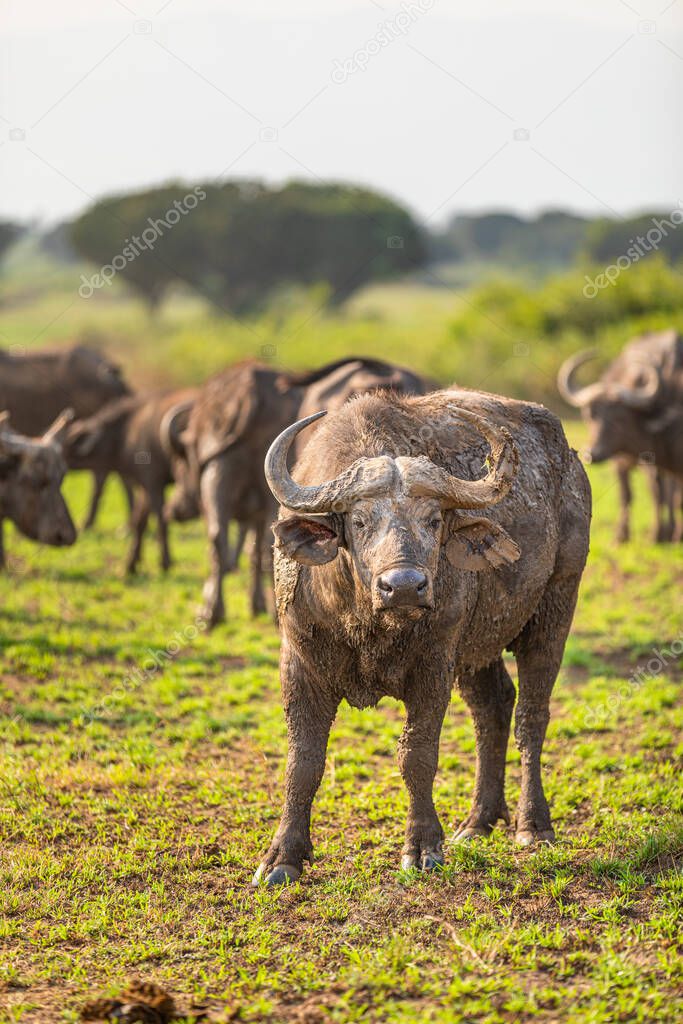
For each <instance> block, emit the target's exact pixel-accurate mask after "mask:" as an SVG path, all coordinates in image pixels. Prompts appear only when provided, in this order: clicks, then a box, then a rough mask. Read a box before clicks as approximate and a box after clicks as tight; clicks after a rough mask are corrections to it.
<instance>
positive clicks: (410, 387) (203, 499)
mask: <svg viewBox="0 0 683 1024" xmlns="http://www.w3.org/2000/svg"><path fill="white" fill-rule="evenodd" d="M375 389H391V390H394V391H400V392H402V393H407V394H424V393H425V392H426V391H428V390H430V389H431V385H430V384H429V383H428V382H427V381H425V380H424V379H423V378H421V377H419V376H418V375H417V374H415V373H412V372H411V371H410V370H406V369H404V368H402V367H398V366H393V365H392V364H390V363H385V362H383V361H381V360H378V359H367V358H363V357H360V358H357V357H348V358H345V359H340V360H336V361H335V362H332V363H328V364H326V365H325V366H322V367H319V368H318V369H316V370H312V371H309V372H306V373H301V374H296V373H291V374H289V373H282V372H279V371H277V370H274V369H272V368H271V367H268V366H262V365H259V364H257V363H243V364H239V365H237V366H233V367H230V368H229V369H227V370H225V371H223V372H222V373H219V374H217V375H216V376H215V377H213V378H211V380H209V381H208V382H207V383H206V384H205V385H204V387H203V388H202V389H201V392H200V395H199V397H198V399H197V402H196V404H195V406H194V408H193V410H192V412H191V414H190V417H189V422H188V426H187V430H186V431H185V432H184V433H181V434H180V438H181V441H182V442H183V443H184V445H185V449H186V471H185V476H184V480H183V483H182V484H181V486H178V487H176V489H175V491H174V493H173V495H172V496H171V498H170V500H169V502H168V504H167V506H166V512H165V514H166V517H167V519H179V520H182V519H185V518H188V514H191V513H192V510H193V509H194V505H195V495H197V494H199V496H200V504H201V507H202V511H203V515H204V518H205V521H206V526H207V532H208V535H209V544H210V561H211V566H210V572H209V577H208V579H207V581H206V584H205V586H204V610H203V614H204V616H205V618H206V620H207V622H208V623H209V624H210V625H215V624H216V623H217V622H220V621H222V620H223V619H224V617H225V603H224V598H223V576H224V575H225V573H226V572H229V571H230V570H231V569H232V568H234V567H235V565H236V562H237V558H238V557H239V552H240V550H241V546H242V543H243V541H244V536H245V533H246V531H247V529H250V530H252V531H253V533H254V540H253V547H252V553H251V582H250V603H251V610H252V613H253V614H258V613H259V612H262V611H265V610H266V597H265V593H264V590H263V581H262V578H261V577H262V570H263V568H264V565H265V564H266V563H268V564H269V563H270V557H269V549H270V537H269V535H268V526H269V525H270V523H271V522H272V521H273V519H274V518H275V514H276V504H275V502H274V501H273V498H272V495H271V493H270V491H269V489H268V487H267V486H266V483H265V480H264V477H263V468H262V467H263V459H264V457H265V454H266V451H267V449H268V446H269V444H270V443H271V441H272V440H273V438H274V437H275V436H276V435H277V434H278V433H279V431H280V430H282V429H283V428H284V427H285V426H286V425H287V424H288V423H291V421H292V420H293V419H296V418H297V417H298V416H300V415H302V410H303V414H306V413H307V411H309V410H312V411H316V412H317V411H319V410H320V409H336V408H339V407H340V406H341V405H342V404H343V403H344V402H346V401H347V400H348V399H349V398H351V397H352V396H354V395H357V394H360V393H365V392H367V391H371V390H375ZM177 475H179V474H177ZM188 510H189V512H188ZM232 520H236V521H237V523H238V526H239V535H238V539H237V547H236V549H234V550H231V549H230V544H229V540H228V525H229V523H230V522H231V521H232ZM264 549H265V550H264Z"/></svg>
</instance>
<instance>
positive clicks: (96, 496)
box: [83, 469, 108, 530]
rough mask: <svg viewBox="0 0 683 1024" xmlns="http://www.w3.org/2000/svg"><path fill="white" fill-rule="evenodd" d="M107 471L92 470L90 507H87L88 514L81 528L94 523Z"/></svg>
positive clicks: (87, 527)
mask: <svg viewBox="0 0 683 1024" xmlns="http://www.w3.org/2000/svg"><path fill="white" fill-rule="evenodd" d="M107 476H108V473H107V471H106V470H101V469H97V470H94V471H93V474H92V478H93V488H92V495H91V497H90V508H89V509H88V515H87V516H86V520H85V522H84V523H83V529H84V530H89V529H90V528H91V527H92V526H94V525H95V519H96V518H97V510H98V508H99V507H100V501H101V500H102V492H103V491H104V485H105V483H106V481H107Z"/></svg>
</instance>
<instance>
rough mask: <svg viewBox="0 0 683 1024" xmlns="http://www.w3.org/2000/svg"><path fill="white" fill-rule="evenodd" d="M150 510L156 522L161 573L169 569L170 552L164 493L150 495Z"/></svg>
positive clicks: (156, 492) (157, 492) (161, 491)
mask: <svg viewBox="0 0 683 1024" xmlns="http://www.w3.org/2000/svg"><path fill="white" fill-rule="evenodd" d="M151 508H152V512H153V513H154V516H155V518H156V521H157V539H158V541H159V566H160V568H161V571H162V572H168V570H169V569H170V568H171V565H172V560H171V550H170V548H169V546H168V523H167V522H166V519H165V518H164V491H163V488H162V489H161V490H160V491H155V492H153V493H152V494H151Z"/></svg>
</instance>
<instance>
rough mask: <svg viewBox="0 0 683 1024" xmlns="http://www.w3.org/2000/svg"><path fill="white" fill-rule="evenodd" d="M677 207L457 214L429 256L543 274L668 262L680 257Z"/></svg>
mask: <svg viewBox="0 0 683 1024" xmlns="http://www.w3.org/2000/svg"><path fill="white" fill-rule="evenodd" d="M681 221H683V208H681V209H675V210H673V211H670V212H668V213H661V212H660V213H643V214H639V215H638V216H637V217H626V218H623V219H617V218H607V217H600V218H593V219H589V218H586V217H579V216H577V215H576V214H573V213H567V212H565V211H563V210H548V211H546V212H545V213H541V214H540V215H539V216H538V217H533V218H524V217H519V216H517V215H516V214H514V213H506V212H501V213H486V214H481V215H467V214H457V215H456V216H455V217H453V219H452V220H451V221H450V223H449V224H448V226H447V227H446V229H445V230H444V231H442V232H439V233H437V234H435V235H434V236H433V238H432V246H431V254H432V257H433V258H435V259H438V260H444V261H453V262H460V261H468V262H469V261H482V262H486V261H490V262H494V263H496V264H502V265H504V266H511V267H515V266H520V265H521V266H530V267H534V266H539V267H547V268H549V269H553V268H554V269H557V268H562V267H568V266H571V265H574V264H611V263H616V261H617V260H618V259H619V257H623V258H629V259H630V260H631V262H633V260H634V253H636V254H637V255H636V256H635V258H636V259H640V258H643V257H644V256H646V255H650V254H651V253H653V252H659V253H660V254H661V255H662V256H663V257H664V259H666V260H667V261H668V262H669V263H676V262H677V261H678V260H680V259H681V257H682V256H683V232H680V233H679V231H678V227H679V225H680V224H681ZM629 250H631V252H630V253H629Z"/></svg>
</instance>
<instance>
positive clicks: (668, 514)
mask: <svg viewBox="0 0 683 1024" xmlns="http://www.w3.org/2000/svg"><path fill="white" fill-rule="evenodd" d="M595 355H596V353H595V352H593V351H592V350H590V351H586V352H580V353H578V354H577V355H575V356H572V357H571V358H570V359H568V360H566V362H565V363H564V364H563V365H562V367H561V368H560V371H559V373H558V378H557V385H558V390H559V392H560V394H561V395H562V397H563V398H564V399H565V401H566V402H568V403H569V404H570V405H572V406H574V408H576V409H580V410H581V413H582V415H583V417H584V419H585V420H586V421H587V423H588V424H589V428H590V435H589V443H588V450H587V452H586V455H587V457H588V459H589V460H590V461H591V462H603V461H604V460H605V459H610V458H611V459H614V460H615V464H616V469H617V476H618V480H619V489H620V496H621V517H620V522H619V527H618V533H617V538H618V540H620V541H625V540H628V538H629V536H630V527H629V510H630V504H631V488H630V483H629V474H630V471H631V470H632V469H633V467H634V466H635V465H636V464H638V463H640V464H641V465H644V466H645V468H646V470H647V471H648V476H649V478H650V485H651V488H652V492H653V497H654V500H655V508H656V515H657V522H656V527H655V534H654V537H655V540H658V541H662V540H670V539H671V538H672V535H673V534H674V532H675V525H674V522H673V516H674V511H673V507H674V504H678V505H679V504H680V497H679V495H680V481H681V479H682V478H683V338H681V336H680V335H679V334H678V332H677V331H675V330H669V331H660V332H656V333H651V334H645V335H642V336H641V337H639V338H635V339H634V340H633V341H631V342H630V343H629V344H628V345H626V346H625V347H624V349H623V351H622V352H621V353H620V354H619V355H618V356H617V358H616V359H615V360H613V362H612V363H610V365H609V366H608V367H607V369H606V370H605V371H604V373H603V374H602V376H601V377H600V379H599V380H598V381H597V382H595V383H594V384H589V385H586V386H583V387H578V386H577V385H576V383H575V375H576V373H577V371H578V370H579V369H580V367H581V366H583V365H584V364H585V363H587V362H589V361H590V360H592V359H593V358H594V357H595Z"/></svg>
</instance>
